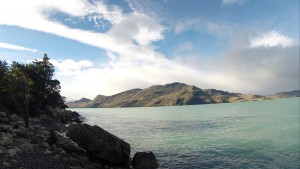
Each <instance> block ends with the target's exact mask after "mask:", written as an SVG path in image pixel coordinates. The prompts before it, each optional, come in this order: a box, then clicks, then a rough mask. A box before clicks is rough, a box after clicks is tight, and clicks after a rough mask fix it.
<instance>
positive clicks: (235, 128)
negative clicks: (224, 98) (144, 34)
mask: <svg viewBox="0 0 300 169" xmlns="http://www.w3.org/2000/svg"><path fill="white" fill-rule="evenodd" d="M299 101H300V100H299V98H291V99H280V100H268V101H256V102H244V103H230V104H210V105H195V106H172V107H154V108H153V107H152V108H149V107H147V108H84V109H72V110H75V111H77V112H79V113H80V114H81V115H83V116H84V117H85V118H86V119H85V122H86V123H88V124H91V125H94V124H97V125H99V126H101V127H102V128H104V129H105V130H108V131H109V132H112V133H114V134H115V135H117V136H118V137H120V138H122V139H124V140H125V141H127V142H128V143H130V144H131V147H132V156H133V153H134V152H136V151H153V152H154V154H155V155H156V157H157V159H158V161H159V164H160V168H172V169H173V168H179V169H183V168H187V169H191V168H289V169H292V168H300V164H299V161H300V143H299V141H300V140H299V139H300V135H299V122H300V118H299Z"/></svg>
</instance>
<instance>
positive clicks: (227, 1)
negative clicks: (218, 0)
mask: <svg viewBox="0 0 300 169" xmlns="http://www.w3.org/2000/svg"><path fill="white" fill-rule="evenodd" d="M244 1H245V0H222V4H223V5H232V4H239V5H241V4H243V3H244Z"/></svg>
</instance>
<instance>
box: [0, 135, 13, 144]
mask: <svg viewBox="0 0 300 169" xmlns="http://www.w3.org/2000/svg"><path fill="white" fill-rule="evenodd" d="M12 143H13V140H12V138H11V137H8V136H7V135H5V134H3V135H2V137H1V139H0V145H1V146H6V147H7V146H11V145H12Z"/></svg>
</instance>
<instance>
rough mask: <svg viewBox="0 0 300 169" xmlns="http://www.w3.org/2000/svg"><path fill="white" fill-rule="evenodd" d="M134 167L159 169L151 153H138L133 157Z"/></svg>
mask: <svg viewBox="0 0 300 169" xmlns="http://www.w3.org/2000/svg"><path fill="white" fill-rule="evenodd" d="M132 166H133V168H135V169H154V168H157V167H158V163H157V160H156V158H155V156H154V154H153V153H152V152H151V151H150V152H137V153H135V155H134V157H133V160H132Z"/></svg>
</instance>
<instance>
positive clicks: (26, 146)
mask: <svg viewBox="0 0 300 169" xmlns="http://www.w3.org/2000/svg"><path fill="white" fill-rule="evenodd" d="M19 148H20V149H21V150H22V151H23V153H25V154H31V153H34V146H33V145H32V144H30V143H24V144H22V145H21V146H19Z"/></svg>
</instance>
